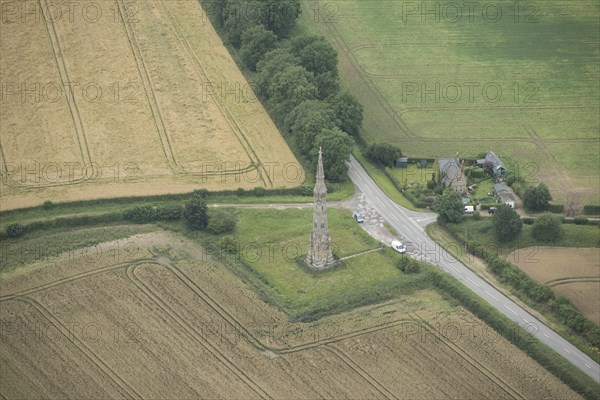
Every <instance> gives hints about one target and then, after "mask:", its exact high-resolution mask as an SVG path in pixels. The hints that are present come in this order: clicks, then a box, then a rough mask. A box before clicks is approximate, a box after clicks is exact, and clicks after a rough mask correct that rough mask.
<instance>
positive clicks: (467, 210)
mask: <svg viewBox="0 0 600 400" xmlns="http://www.w3.org/2000/svg"><path fill="white" fill-rule="evenodd" d="M465 212H466V213H469V214H470V213H473V212H475V207H474V206H465Z"/></svg>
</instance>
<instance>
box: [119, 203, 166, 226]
mask: <svg viewBox="0 0 600 400" xmlns="http://www.w3.org/2000/svg"><path fill="white" fill-rule="evenodd" d="M123 216H124V217H125V219H126V220H128V221H133V222H135V223H136V224H147V223H149V222H152V221H155V220H156V219H157V218H158V216H157V212H156V209H155V208H154V207H152V206H150V205H141V206H135V207H132V208H128V209H127V210H125V212H124V213H123Z"/></svg>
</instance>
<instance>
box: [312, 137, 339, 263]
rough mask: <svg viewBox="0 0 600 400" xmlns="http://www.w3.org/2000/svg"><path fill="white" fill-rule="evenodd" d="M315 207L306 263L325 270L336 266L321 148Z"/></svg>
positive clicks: (315, 190)
mask: <svg viewBox="0 0 600 400" xmlns="http://www.w3.org/2000/svg"><path fill="white" fill-rule="evenodd" d="M313 193H314V196H315V205H314V211H313V226H312V233H311V234H310V248H309V250H308V255H307V256H306V263H307V264H308V265H309V266H311V267H312V268H314V269H325V268H330V267H333V266H334V265H335V260H334V259H333V254H332V252H331V236H329V229H328V227H327V202H326V200H325V197H326V196H327V187H326V186H325V173H324V171H323V155H322V151H321V148H320V147H319V160H318V162H317V180H316V182H315V189H314V191H313Z"/></svg>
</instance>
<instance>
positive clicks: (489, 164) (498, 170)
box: [477, 151, 508, 178]
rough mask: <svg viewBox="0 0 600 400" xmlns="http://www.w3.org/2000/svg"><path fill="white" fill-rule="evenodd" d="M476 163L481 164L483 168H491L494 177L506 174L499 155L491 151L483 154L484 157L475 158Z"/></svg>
mask: <svg viewBox="0 0 600 400" xmlns="http://www.w3.org/2000/svg"><path fill="white" fill-rule="evenodd" d="M477 164H478V165H481V166H482V167H483V168H486V169H489V170H491V171H492V173H493V174H494V176H495V177H502V178H503V177H505V176H506V173H507V171H508V170H507V169H506V166H505V165H504V163H503V162H502V160H501V159H500V157H498V156H497V155H496V153H494V152H493V151H488V153H487V154H486V155H485V158H482V159H479V160H477Z"/></svg>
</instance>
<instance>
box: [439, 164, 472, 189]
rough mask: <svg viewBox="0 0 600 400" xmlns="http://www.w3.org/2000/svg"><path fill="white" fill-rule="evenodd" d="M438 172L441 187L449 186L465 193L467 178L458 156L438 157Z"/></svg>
mask: <svg viewBox="0 0 600 400" xmlns="http://www.w3.org/2000/svg"><path fill="white" fill-rule="evenodd" d="M438 173H439V174H440V182H441V184H442V187H444V188H446V187H451V188H452V189H454V190H455V191H457V192H458V193H460V194H463V195H464V194H467V180H466V178H465V176H464V174H463V170H462V165H461V164H460V160H459V159H458V157H446V158H438Z"/></svg>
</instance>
